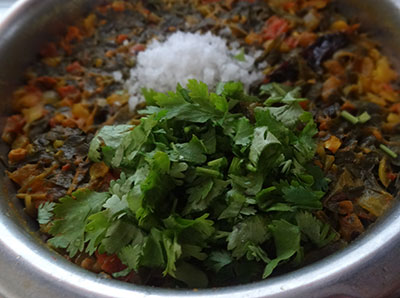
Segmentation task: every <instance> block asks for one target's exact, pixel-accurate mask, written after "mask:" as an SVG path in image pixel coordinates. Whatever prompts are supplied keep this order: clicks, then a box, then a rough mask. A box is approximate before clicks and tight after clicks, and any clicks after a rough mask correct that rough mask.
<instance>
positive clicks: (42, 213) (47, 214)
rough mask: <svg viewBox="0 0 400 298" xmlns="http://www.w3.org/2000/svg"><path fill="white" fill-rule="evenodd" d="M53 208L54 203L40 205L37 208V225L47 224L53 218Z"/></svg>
mask: <svg viewBox="0 0 400 298" xmlns="http://www.w3.org/2000/svg"><path fill="white" fill-rule="evenodd" d="M54 207H55V203H53V202H46V203H43V204H40V206H39V208H38V219H37V220H38V223H39V224H41V225H45V224H48V223H49V222H50V221H51V219H52V218H53V210H54Z"/></svg>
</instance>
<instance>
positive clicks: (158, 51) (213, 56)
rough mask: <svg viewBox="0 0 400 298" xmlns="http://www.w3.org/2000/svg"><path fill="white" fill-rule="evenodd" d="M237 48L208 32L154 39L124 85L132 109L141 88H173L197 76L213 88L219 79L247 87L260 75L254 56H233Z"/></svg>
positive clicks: (137, 99) (139, 99) (164, 89)
mask: <svg viewBox="0 0 400 298" xmlns="http://www.w3.org/2000/svg"><path fill="white" fill-rule="evenodd" d="M238 53H239V50H238V48H237V47H235V48H233V49H229V48H228V46H227V42H226V40H224V39H222V38H220V37H218V36H215V35H213V34H211V33H210V32H208V33H207V34H204V35H201V34H200V33H183V32H176V33H174V34H172V35H171V36H170V37H169V38H168V39H167V40H166V41H165V42H159V41H154V42H152V43H151V44H150V45H149V46H148V47H147V49H146V51H144V52H140V53H139V55H138V57H137V65H136V66H135V68H133V69H132V70H131V77H130V79H129V80H128V81H127V82H126V88H127V89H128V91H129V94H130V95H131V98H130V101H129V104H130V108H131V109H132V110H133V109H134V108H135V107H136V105H137V104H138V103H139V102H141V101H142V100H143V98H142V96H141V95H140V94H141V89H142V88H151V89H154V90H156V91H158V92H166V91H170V90H175V88H176V85H177V83H181V84H182V85H183V86H184V85H186V83H187V81H188V79H197V80H200V81H203V82H204V83H206V84H207V85H209V86H211V87H213V86H215V85H216V84H217V83H218V82H227V81H240V82H242V83H243V84H244V85H245V87H246V88H248V87H249V86H250V85H251V84H253V83H254V82H257V81H260V80H262V78H263V75H262V73H261V72H259V71H256V70H254V60H255V58H254V57H251V56H248V55H244V59H240V60H244V61H238V59H235V58H234V56H235V55H237V54H238Z"/></svg>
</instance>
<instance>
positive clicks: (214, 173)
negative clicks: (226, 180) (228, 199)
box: [196, 167, 221, 178]
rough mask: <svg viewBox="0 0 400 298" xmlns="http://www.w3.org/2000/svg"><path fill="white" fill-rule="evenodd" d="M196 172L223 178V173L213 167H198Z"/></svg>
mask: <svg viewBox="0 0 400 298" xmlns="http://www.w3.org/2000/svg"><path fill="white" fill-rule="evenodd" d="M196 173H198V174H200V175H205V176H212V177H215V178H221V173H220V172H218V171H216V170H212V169H207V168H202V167H197V168H196Z"/></svg>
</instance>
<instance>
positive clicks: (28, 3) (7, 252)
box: [0, 0, 400, 298]
mask: <svg viewBox="0 0 400 298" xmlns="http://www.w3.org/2000/svg"><path fill="white" fill-rule="evenodd" d="M95 2H96V1H95V0H70V1H65V0H20V1H19V2H18V3H17V5H15V6H14V7H13V9H12V11H11V12H10V13H9V14H8V15H7V16H6V17H5V18H4V21H3V22H2V23H0V98H1V100H2V106H1V110H0V115H1V117H0V130H2V129H3V126H4V120H5V117H6V115H7V114H8V113H9V111H10V109H9V104H10V100H11V97H10V94H11V91H12V90H13V88H14V87H15V86H16V85H17V84H18V82H19V81H20V79H21V74H22V71H23V69H24V67H26V65H27V64H28V63H29V62H30V61H32V60H33V59H34V56H35V51H36V50H37V48H38V45H39V44H40V42H41V41H43V40H45V39H49V38H51V36H52V34H54V33H55V32H57V31H58V30H59V29H60V28H62V27H63V26H64V24H67V23H69V22H72V21H73V19H74V18H76V17H77V16H78V15H81V14H83V13H84V12H85V11H86V10H87V9H89V8H90V6H91V5H93V4H94V3H95ZM338 7H339V9H341V10H342V12H343V13H344V14H347V15H349V16H350V17H356V18H359V19H360V20H361V22H362V23H363V24H365V25H366V26H365V27H366V29H367V30H368V31H369V32H371V35H374V37H376V39H378V40H379V41H380V42H381V43H382V44H383V48H384V51H385V53H386V54H387V55H389V56H391V57H392V61H393V62H394V63H395V64H396V65H397V66H400V59H397V57H396V54H397V53H399V52H400V35H399V34H398V32H399V29H400V1H399V0H380V1H376V0H341V1H338ZM398 69H400V68H398ZM0 147H1V148H0V156H5V154H6V150H7V149H6V147H5V145H4V144H3V145H2V146H0ZM0 186H1V187H0V189H1V190H0V296H4V297H7V298H8V297H38V298H53V297H154V298H156V297H193V298H194V297H216V298H217V297H218V298H244V297H248V298H250V297H252V298H253V297H254V298H255V297H269V298H278V297H279V298H282V297H287V298H289V297H337V298H339V297H360V298H361V297H363V298H365V297H371V298H372V297H373V298H376V297H400V253H398V248H399V247H400V216H399V215H400V205H399V204H395V206H394V208H393V209H392V210H391V211H390V212H389V214H387V215H386V216H385V217H384V218H382V219H380V220H379V221H378V222H377V223H376V224H375V225H374V226H373V227H372V228H371V229H370V230H369V231H367V232H366V233H365V234H364V235H363V236H362V237H360V238H359V239H358V240H357V241H355V242H354V243H352V244H351V245H350V246H349V247H348V248H346V249H344V250H342V251H340V252H337V253H335V254H334V255H332V256H330V257H327V258H325V259H324V260H322V261H319V262H317V263H314V264H312V265H309V266H306V267H304V268H302V269H299V270H296V271H294V272H292V273H289V274H285V275H283V276H279V277H274V278H270V279H268V280H266V281H262V282H257V283H253V284H248V285H243V286H236V287H228V288H221V289H208V290H199V291H194V290H179V291H178V290H173V289H156V288H150V287H142V286H136V285H131V284H125V283H122V282H118V281H114V280H107V279H103V278H100V277H99V276H97V275H95V274H92V273H90V272H87V271H85V270H83V269H81V268H79V267H78V266H75V265H73V264H71V263H69V262H68V261H66V260H65V259H64V258H63V257H61V256H60V255H58V254H56V253H54V252H53V251H51V250H50V249H48V248H47V247H46V246H45V245H44V244H43V242H42V241H41V240H40V238H39V236H38V235H37V234H36V233H35V228H36V227H35V224H34V223H33V221H32V220H30V219H29V218H27V217H26V216H25V215H24V213H23V211H22V205H21V203H20V202H19V201H18V200H17V199H15V197H14V195H13V186H12V184H11V183H10V182H9V181H8V179H7V178H6V176H5V174H4V168H1V169H0Z"/></svg>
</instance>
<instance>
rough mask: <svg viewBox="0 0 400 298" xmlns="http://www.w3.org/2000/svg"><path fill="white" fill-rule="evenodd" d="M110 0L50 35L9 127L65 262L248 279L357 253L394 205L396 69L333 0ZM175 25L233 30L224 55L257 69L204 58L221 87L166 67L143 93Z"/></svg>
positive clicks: (14, 152)
mask: <svg viewBox="0 0 400 298" xmlns="http://www.w3.org/2000/svg"><path fill="white" fill-rule="evenodd" d="M100 2H101V4H99V5H98V6H96V7H95V9H93V11H92V12H91V13H90V14H89V15H87V16H86V17H85V18H84V19H82V20H80V21H78V22H77V23H76V24H75V25H73V26H68V27H67V28H66V29H65V32H64V33H63V34H62V35H61V36H59V37H58V38H56V39H54V41H52V42H48V43H46V44H44V45H43V46H42V49H41V51H40V55H39V57H38V60H37V62H35V63H34V64H32V66H31V67H30V68H29V69H27V71H26V73H25V84H24V85H23V86H21V87H20V88H19V89H18V90H16V91H15V93H14V98H13V105H14V106H13V108H14V114H13V115H11V116H10V117H9V118H8V120H7V123H6V126H5V128H4V131H3V135H2V139H3V140H4V141H5V142H6V143H8V144H9V145H10V147H11V149H10V152H9V154H8V162H9V167H8V172H7V173H8V176H9V177H10V179H11V180H12V181H14V182H15V183H16V185H17V186H18V187H17V189H18V191H17V194H16V196H17V198H20V199H21V200H24V203H25V210H26V212H27V213H28V214H29V215H31V216H32V217H35V218H37V219H38V223H39V225H40V233H42V235H43V238H44V239H45V240H46V241H47V243H48V245H50V246H51V247H53V248H54V249H56V250H57V251H58V252H60V253H61V254H63V255H65V257H66V258H68V259H70V260H71V261H72V262H74V263H76V264H78V265H79V266H81V267H83V268H85V269H88V270H90V271H93V272H96V273H100V274H103V275H104V276H107V277H113V278H116V279H119V280H123V281H127V282H131V283H137V284H144V285H155V286H161V287H211V286H225V285H232V284H238V283H246V282H251V281H255V280H260V279H262V278H267V277H268V276H270V275H271V274H280V273H283V272H287V271H289V270H293V269H294V268H297V267H299V266H301V265H304V264H307V263H310V262H312V261H315V260H317V259H320V258H322V257H324V256H326V255H328V254H330V253H332V252H333V251H336V250H338V249H340V248H342V247H344V246H345V245H347V244H348V243H349V242H351V241H352V240H353V239H354V238H355V237H357V236H358V235H360V234H362V233H363V232H364V231H365V230H366V229H367V228H368V227H369V226H370V225H371V224H372V223H373V222H374V221H375V220H376V219H377V218H378V217H379V216H381V215H382V214H383V213H384V212H385V211H386V210H387V209H388V208H390V206H391V204H392V203H393V201H394V199H395V197H396V196H397V191H398V181H399V178H398V170H399V166H400V159H399V158H398V153H400V140H399V138H398V136H397V135H398V133H399V123H400V101H399V99H400V96H399V90H397V88H398V75H397V73H396V72H395V71H394V70H393V68H392V67H391V65H390V62H389V61H388V59H387V58H386V57H385V56H383V55H382V54H381V53H380V49H379V47H378V45H377V44H375V43H374V42H373V41H372V40H370V39H369V38H368V37H367V35H366V34H365V33H362V31H361V30H360V28H359V27H360V26H359V24H353V23H351V22H349V21H347V20H346V19H345V18H343V17H342V16H341V15H339V14H337V13H336V12H335V9H334V5H333V4H334V3H330V2H331V1H329V0H294V1H293V0H290V1H274V0H270V1H261V0H221V1H218V0H214V1H212V0H193V1H180V0H152V1H140V0H138V1H100ZM177 32H181V33H178V34H180V36H185V34H187V33H195V34H196V35H191V38H197V37H199V36H200V37H199V38H202V37H201V36H202V35H203V34H212V36H214V37H215V38H216V37H217V36H218V37H219V38H222V39H223V40H226V49H227V50H226V49H225V47H224V45H222V46H221V47H220V48H222V49H223V51H225V52H226V53H225V54H226V55H231V58H224V59H226V61H228V62H229V61H233V62H232V65H241V64H240V63H246V62H247V63H248V62H249V61H254V63H253V65H252V67H251V69H249V68H248V66H246V68H245V69H246V71H248V73H249V75H250V73H259V74H260V77H259V76H258V75H257V76H254V78H255V79H254V80H252V81H251V82H248V81H246V84H245V85H248V84H251V85H250V87H249V88H248V90H247V88H245V87H244V86H243V84H242V83H241V82H239V81H233V82H219V81H218V80H221V78H220V77H218V71H220V70H221V72H222V71H223V69H222V67H223V66H224V65H220V66H215V68H213V67H214V64H213V63H209V65H212V66H210V68H208V69H207V71H206V72H199V73H202V75H204V76H203V78H204V77H207V78H208V79H209V78H210V76H211V77H213V78H214V80H215V82H214V84H209V83H208V82H207V84H205V83H203V82H201V81H200V80H201V79H200V78H197V77H193V78H192V79H191V80H188V81H185V82H179V83H180V84H179V85H178V86H177V88H176V90H171V92H168V93H160V92H158V91H159V90H157V87H154V86H157V84H156V83H157V80H158V79H159V78H162V75H159V74H157V75H156V76H153V77H154V78H155V79H154V81H152V82H151V84H150V85H149V86H152V87H153V89H149V88H144V89H142V90H141V93H142V95H140V94H138V92H139V91H138V90H140V89H137V88H136V87H135V88H133V89H134V90H133V89H132V88H130V86H132V85H134V84H135V82H134V81H135V78H137V80H138V82H141V80H140V79H139V78H140V76H141V73H142V74H143V75H144V74H145V73H146V75H147V74H148V73H149V72H147V70H146V69H143V65H147V64H145V63H142V61H144V60H141V59H142V58H141V55H143V56H142V57H147V58H146V59H149V57H150V58H151V57H152V56H151V55H150V54H149V53H150V50H149V52H146V49H147V48H148V47H149V48H151V50H154V48H155V47H157V46H154V39H157V40H158V41H157V43H156V45H158V46H159V47H162V46H164V44H163V42H168V40H169V39H168V38H169V37H170V36H172V35H173V34H177ZM182 32H183V33H182ZM186 36H189V35H186ZM196 36H197V37H196ZM208 36H209V37H210V36H211V35H208ZM183 38H184V37H183ZM175 40H178V39H177V38H175ZM170 48H173V49H175V48H178V49H179V44H173V45H172V46H170ZM170 48H167V49H170ZM145 53H146V54H148V55H147V56H145V55H144V54H145ZM188 54H189V55H190V53H188ZM188 54H187V53H186V54H184V55H188ZM225 54H224V55H225ZM224 55H222V57H225V56H224ZM204 57H210V59H211V57H212V55H210V56H204ZM226 57H228V56H226ZM143 59H144V58H143ZM166 59H167V58H166ZM168 59H171V57H168ZM172 59H173V57H172ZM229 59H232V60H229ZM150 60H151V59H150ZM193 60H194V61H195V60H196V57H193ZM146 61H147V62H148V60H146ZM183 61H186V62H183ZM190 61H191V59H186V58H185V59H184V58H182V59H180V57H176V65H174V63H172V64H166V65H172V67H173V69H170V71H173V72H174V74H175V73H176V72H179V71H181V72H183V71H184V70H185V69H187V68H186V67H193V66H189V65H187V64H185V63H189V62H190ZM147 62H146V63H147ZM150 62H151V61H150ZM229 63H230V62H229ZM138 64H139V65H141V66H140V67H139V66H138V67H137V68H136V66H137V65H138ZM149 65H151V63H150V64H149ZM200 67H201V66H200ZM235 67H236V66H235ZM237 67H239V66H237ZM168 68H170V67H169V66H166V67H164V68H162V69H168ZM238 69H239V68H238ZM138 70H140V71H138ZM132 74H134V75H135V76H134V77H131V75H132ZM205 74H207V75H205ZM171 76H172V75H169V76H168V74H166V77H168V78H170V77H171ZM239 78H240V77H239ZM257 78H260V80H259V81H257ZM203 80H204V79H203ZM160 85H164V84H163V83H160ZM207 85H208V86H207ZM139 87H141V86H139ZM143 87H146V86H143ZM174 89H175V88H174ZM132 90H133V91H132ZM142 97H144V98H145V99H146V102H145V103H139V99H140V98H142ZM138 103H139V104H138ZM137 104H138V105H137ZM129 105H131V106H136V105H137V109H136V111H132V109H130V108H129Z"/></svg>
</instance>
